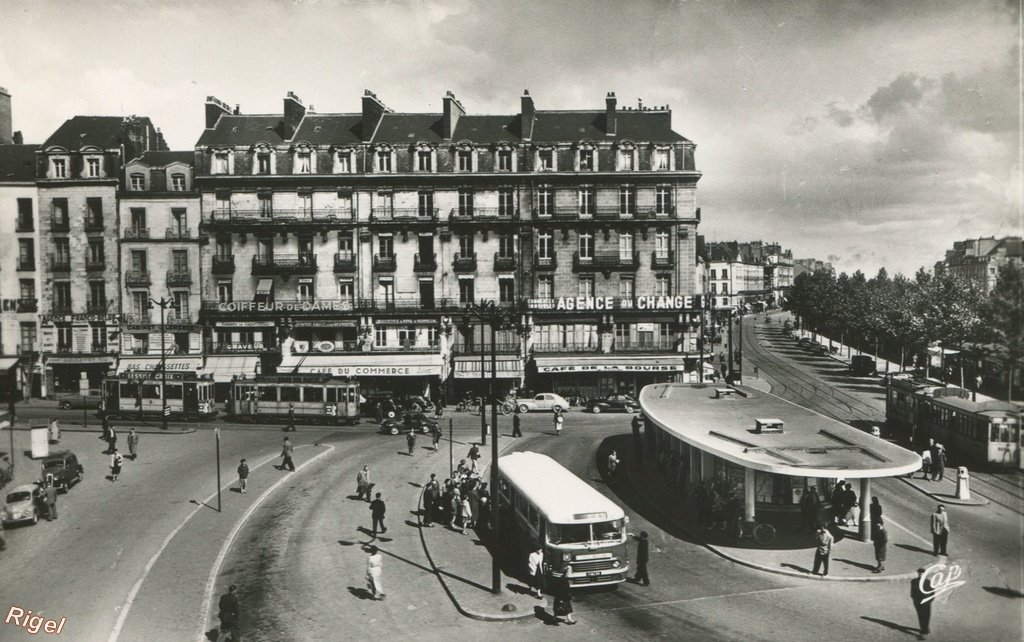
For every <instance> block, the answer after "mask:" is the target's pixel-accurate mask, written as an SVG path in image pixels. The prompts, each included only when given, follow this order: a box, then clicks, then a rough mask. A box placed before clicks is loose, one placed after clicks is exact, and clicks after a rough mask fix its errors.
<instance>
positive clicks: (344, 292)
mask: <svg viewBox="0 0 1024 642" xmlns="http://www.w3.org/2000/svg"><path fill="white" fill-rule="evenodd" d="M354 296H355V288H354V287H353V282H352V279H339V280H338V298H339V299H341V300H342V301H349V302H351V301H352V298H353V297H354Z"/></svg>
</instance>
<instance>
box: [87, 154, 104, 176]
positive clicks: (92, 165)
mask: <svg viewBox="0 0 1024 642" xmlns="http://www.w3.org/2000/svg"><path fill="white" fill-rule="evenodd" d="M85 175H86V176H87V177H89V178H98V177H99V175H100V159H98V158H87V159H85Z"/></svg>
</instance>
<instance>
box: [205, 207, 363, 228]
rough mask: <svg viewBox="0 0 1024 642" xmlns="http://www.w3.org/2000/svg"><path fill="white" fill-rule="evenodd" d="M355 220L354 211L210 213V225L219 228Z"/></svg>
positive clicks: (278, 210) (257, 210) (225, 210)
mask: <svg viewBox="0 0 1024 642" xmlns="http://www.w3.org/2000/svg"><path fill="white" fill-rule="evenodd" d="M352 219H353V213H352V209H351V208H349V209H323V208H322V209H312V210H310V209H297V210H281V209H272V210H271V209H265V210H264V209H256V210H236V209H230V210H228V209H219V210H213V211H212V212H210V218H209V221H208V223H210V224H212V225H218V226H229V225H234V226H239V227H245V226H261V225H267V226H273V225H288V224H292V225H303V224H330V223H344V222H346V221H351V220H352Z"/></svg>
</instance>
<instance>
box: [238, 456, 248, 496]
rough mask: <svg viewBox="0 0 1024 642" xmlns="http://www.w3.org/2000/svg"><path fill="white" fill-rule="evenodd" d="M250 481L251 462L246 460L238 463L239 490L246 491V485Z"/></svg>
mask: <svg viewBox="0 0 1024 642" xmlns="http://www.w3.org/2000/svg"><path fill="white" fill-rule="evenodd" d="M248 481H249V464H247V463H245V460H244V459H243V460H241V461H240V462H239V463H238V492H240V493H245V485H246V484H247V483H248Z"/></svg>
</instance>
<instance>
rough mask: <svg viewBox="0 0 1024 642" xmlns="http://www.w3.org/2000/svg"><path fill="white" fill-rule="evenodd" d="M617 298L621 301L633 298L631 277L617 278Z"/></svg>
mask: <svg viewBox="0 0 1024 642" xmlns="http://www.w3.org/2000/svg"><path fill="white" fill-rule="evenodd" d="M619 297H621V298H623V299H632V298H633V277H632V276H626V275H622V276H620V277H619Z"/></svg>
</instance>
